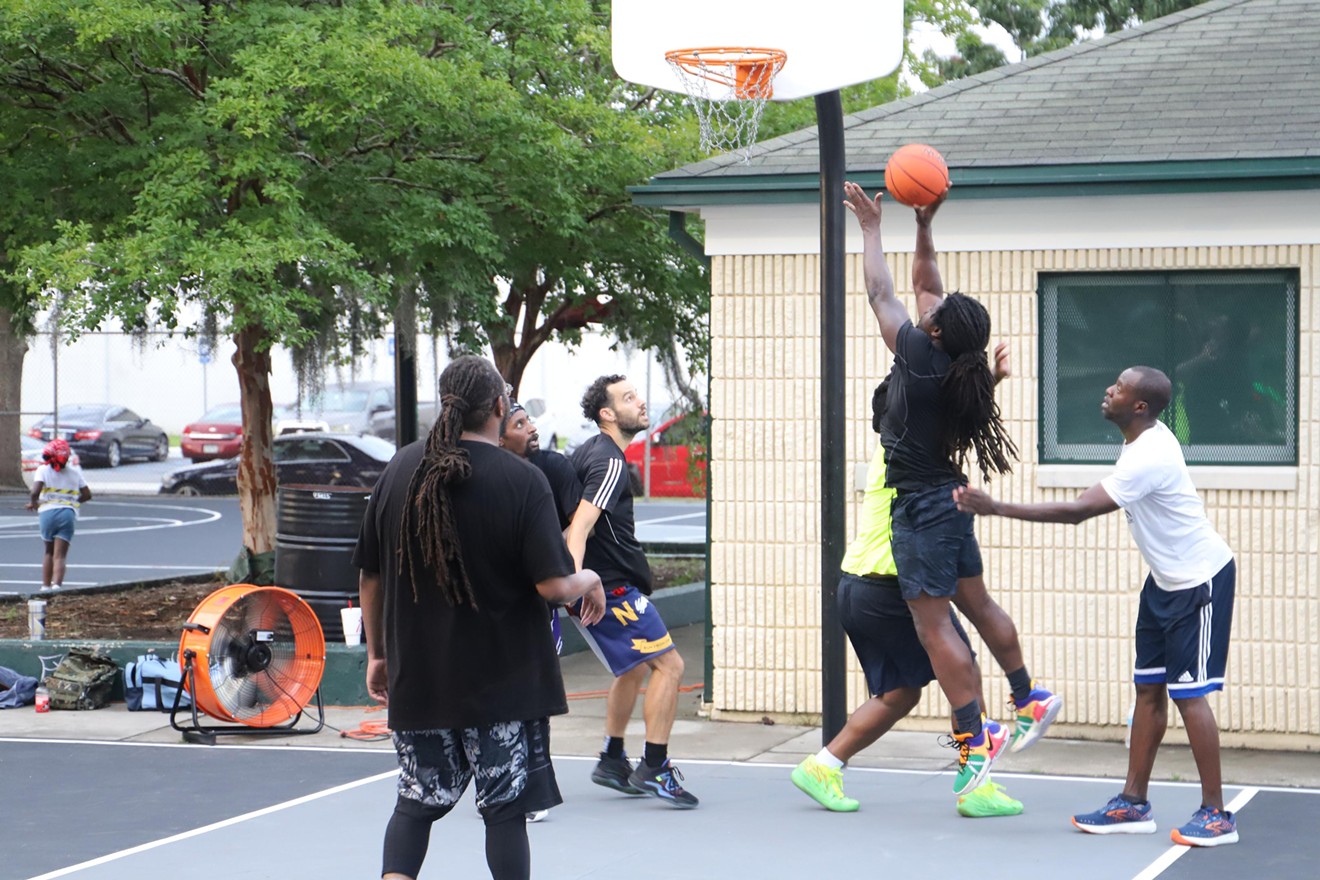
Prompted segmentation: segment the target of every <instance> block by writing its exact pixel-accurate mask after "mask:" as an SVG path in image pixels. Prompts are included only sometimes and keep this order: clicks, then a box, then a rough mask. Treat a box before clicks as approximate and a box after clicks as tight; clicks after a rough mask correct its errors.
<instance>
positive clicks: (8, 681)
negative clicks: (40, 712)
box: [0, 666, 37, 709]
mask: <svg viewBox="0 0 1320 880" xmlns="http://www.w3.org/2000/svg"><path fill="white" fill-rule="evenodd" d="M36 699H37V680H36V679H35V678H33V677H32V676H30V675H20V674H18V673H17V672H15V671H14V670H12V669H10V668H9V667H7V666H0V709H17V708H18V707H19V706H30V705H32V704H33V703H34V702H36Z"/></svg>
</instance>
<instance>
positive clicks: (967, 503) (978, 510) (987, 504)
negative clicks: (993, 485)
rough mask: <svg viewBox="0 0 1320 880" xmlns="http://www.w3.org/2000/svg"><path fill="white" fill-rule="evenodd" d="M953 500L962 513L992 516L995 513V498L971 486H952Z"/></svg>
mask: <svg viewBox="0 0 1320 880" xmlns="http://www.w3.org/2000/svg"><path fill="white" fill-rule="evenodd" d="M953 501H954V503H955V504H957V505H958V509H959V510H961V511H962V512H963V513H974V514H976V515H977V516H994V513H995V499H993V498H991V497H990V496H989V495H987V494H985V493H984V492H982V491H981V490H980V489H973V488H972V487H971V486H956V487H954V490H953Z"/></svg>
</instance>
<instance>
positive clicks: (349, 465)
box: [160, 433, 394, 495]
mask: <svg viewBox="0 0 1320 880" xmlns="http://www.w3.org/2000/svg"><path fill="white" fill-rule="evenodd" d="M393 457H394V444H393V443H391V442H389V441H388V440H382V439H381V438H379V437H372V436H370V435H368V436H359V435H357V434H326V433H298V434H284V435H281V436H279V437H276V438H275V480H276V482H277V483H310V484H313V485H320V486H367V487H370V486H374V485H376V478H377V477H379V476H380V474H381V471H383V470H384V469H385V465H386V464H387V463H388V462H389V460H390V459H391V458H393ZM160 491H161V494H169V495H232V494H234V493H235V492H237V491H238V459H237V458H229V459H225V460H224V461H212V462H208V463H207V464H198V465H192V466H191V467H185V468H180V469H179V470H177V471H172V472H170V473H168V474H166V475H165V476H164V478H162V479H161V483H160Z"/></svg>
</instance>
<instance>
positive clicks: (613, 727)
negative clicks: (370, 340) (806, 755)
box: [568, 376, 697, 809]
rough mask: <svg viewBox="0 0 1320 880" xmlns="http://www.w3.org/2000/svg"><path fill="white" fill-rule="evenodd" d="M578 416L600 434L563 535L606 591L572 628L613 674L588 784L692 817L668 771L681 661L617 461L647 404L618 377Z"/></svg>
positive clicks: (590, 396) (587, 447)
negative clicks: (640, 749) (635, 739)
mask: <svg viewBox="0 0 1320 880" xmlns="http://www.w3.org/2000/svg"><path fill="white" fill-rule="evenodd" d="M582 413H583V415H585V416H586V417H587V418H589V419H591V420H592V421H594V422H595V423H596V424H597V425H598V426H600V433H599V434H597V435H596V436H595V437H592V438H591V439H590V440H588V441H587V442H586V443H583V444H582V445H581V446H579V447H578V449H577V451H576V452H574V453H573V466H574V468H576V470H577V474H578V478H579V479H580V480H581V481H582V501H581V502H579V504H578V508H577V512H576V513H574V514H573V521H572V522H571V523H569V526H568V549H569V551H570V552H571V553H572V554H573V561H574V562H575V563H576V564H577V566H578V567H579V568H581V567H583V566H585V567H586V568H588V569H591V570H592V571H595V572H598V573H599V574H600V579H601V582H602V583H604V585H605V594H606V613H605V616H604V618H602V619H601V620H600V622H598V623H595V624H588V623H587V621H585V620H583V621H579V629H580V630H581V631H582V635H583V637H584V638H585V639H586V640H587V643H588V644H589V645H591V648H592V650H593V651H595V652H596V656H597V657H599V658H600V660H601V662H602V663H604V664H605V665H606V666H607V667H608V668H609V670H610V672H612V673H614V683H613V684H612V685H611V686H610V693H609V696H608V698H607V699H606V702H605V749H604V751H602V752H601V753H600V761H599V762H598V763H597V764H596V768H595V769H594V770H593V771H592V773H591V779H592V781H593V782H595V783H596V784H598V785H603V786H605V787H606V788H612V789H614V790H615V791H620V792H623V793H625V794H650V795H654V796H655V797H658V798H660V799H661V800H663V801H665V802H666V803H668V804H670V805H671V806H674V807H679V808H681V809H690V808H692V807H695V806H696V805H697V799H696V798H695V797H694V796H693V795H692V794H690V793H689V792H687V791H685V790H684V789H683V787H682V785H680V784H679V780H681V779H682V778H683V777H682V774H680V773H679V771H678V770H677V768H675V767H674V766H673V765H671V764H670V763H669V732H670V730H671V729H672V728H673V726H674V714H675V712H676V711H677V709H678V688H679V685H680V684H682V682H683V658H682V657H680V656H679V655H678V651H677V650H675V648H674V640H673V639H672V638H670V636H669V631H668V630H667V629H666V628H665V624H664V621H663V620H661V619H660V614H659V612H658V611H657V610H656V607H655V606H654V605H652V604H651V600H650V599H649V598H647V597H648V596H649V595H650V593H651V566H650V564H649V563H648V562H647V561H646V554H645V553H643V552H642V545H641V544H640V543H638V541H637V536H636V534H635V531H634V521H633V496H632V487H631V486H630V485H629V480H628V462H627V461H626V460H625V459H624V456H623V450H624V449H625V448H626V447H627V446H628V444H629V443H631V442H632V439H633V437H634V436H635V435H636V434H637V432H638V431H642V430H645V429H646V428H647V427H648V426H649V425H650V422H649V421H648V420H647V417H646V402H645V401H644V400H642V398H641V396H640V395H639V394H638V393H637V389H636V388H634V387H633V386H632V383H631V382H629V381H628V380H627V379H626V378H624V377H623V376H601V377H600V378H599V379H597V380H596V381H595V382H593V383H591V387H589V388H588V389H587V392H586V394H585V395H583V397H582ZM584 624H586V625H584ZM648 669H649V670H650V674H651V676H650V682H649V683H648V685H647V688H646V700H645V702H644V703H643V704H642V716H643V718H644V719H645V721H646V747H645V753H644V754H643V756H642V760H641V761H640V762H639V763H638V764H637V766H636V767H633V766H632V764H631V763H630V762H629V761H628V757H627V755H626V754H625V753H624V750H623V734H624V731H625V729H626V728H627V726H628V719H629V718H631V717H632V713H633V708H634V707H635V706H636V705H637V692H638V690H639V689H640V688H641V686H642V681H643V680H644V679H645V678H646V674H647V670H648Z"/></svg>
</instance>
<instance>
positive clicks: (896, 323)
mask: <svg viewBox="0 0 1320 880" xmlns="http://www.w3.org/2000/svg"><path fill="white" fill-rule="evenodd" d="M843 195H844V199H843V203H844V205H846V206H847V208H848V210H849V211H852V212H853V216H854V217H856V218H857V223H858V225H859V226H861V228H862V274H863V277H864V278H865V279H866V298H867V299H868V300H869V301H870V303H871V311H872V312H874V313H875V319H876V321H877V322H879V324H880V335H881V336H882V337H884V340H885V345H887V346H889V350H890V351H893V350H894V346H895V345H896V344H897V343H898V328H899V327H902V326H903V323H904V322H905V321H908V320H911V319H910V318H909V317H908V312H907V309H906V308H904V306H903V303H901V302H899V300H898V297H897V296H895V294H894V276H893V275H891V274H890V272H889V264H888V263H886V262H885V250H884V247H883V246H882V245H881V243H880V193H876V194H875V198H874V199H872V198H868V197H867V195H866V193H865V192H864V191H863V190H862V188H861V187H860V186H858V185H857V184H855V183H853V182H852V181H844V184H843Z"/></svg>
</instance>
